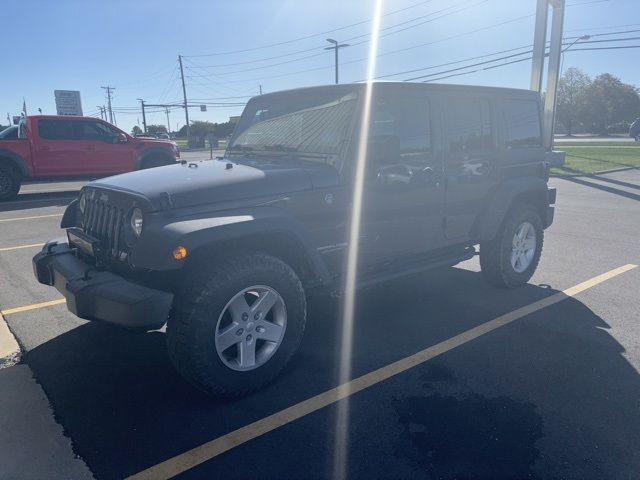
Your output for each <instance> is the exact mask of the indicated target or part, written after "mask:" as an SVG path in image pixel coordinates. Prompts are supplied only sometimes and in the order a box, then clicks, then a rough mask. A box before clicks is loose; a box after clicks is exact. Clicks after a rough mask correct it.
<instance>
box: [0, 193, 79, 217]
mask: <svg viewBox="0 0 640 480" xmlns="http://www.w3.org/2000/svg"><path fill="white" fill-rule="evenodd" d="M74 198H75V195H73V196H71V195H69V194H66V195H52V194H29V195H18V198H17V199H16V200H12V201H9V202H0V213H1V212H13V211H16V210H25V209H31V208H45V207H66V206H67V205H69V204H70V203H71V201H72V200H73V199H74Z"/></svg>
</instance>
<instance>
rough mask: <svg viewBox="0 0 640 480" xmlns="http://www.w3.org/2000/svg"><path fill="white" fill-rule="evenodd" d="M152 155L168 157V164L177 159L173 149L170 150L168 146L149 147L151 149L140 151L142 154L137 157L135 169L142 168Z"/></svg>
mask: <svg viewBox="0 0 640 480" xmlns="http://www.w3.org/2000/svg"><path fill="white" fill-rule="evenodd" d="M150 157H162V158H166V159H167V165H171V163H173V162H175V161H176V156H175V155H173V154H172V152H171V150H169V149H168V148H159V147H155V148H149V149H146V150H143V151H142V152H141V153H140V155H138V158H137V159H136V161H135V164H134V169H135V170H140V169H142V165H143V164H144V162H145V161H146V160H147V159H148V158H150Z"/></svg>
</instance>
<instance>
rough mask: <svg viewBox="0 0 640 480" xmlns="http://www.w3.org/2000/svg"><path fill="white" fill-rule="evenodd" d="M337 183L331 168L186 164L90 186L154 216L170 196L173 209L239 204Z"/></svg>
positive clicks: (152, 169) (142, 172)
mask: <svg viewBox="0 0 640 480" xmlns="http://www.w3.org/2000/svg"><path fill="white" fill-rule="evenodd" d="M337 182H338V173H337V170H336V169H335V168H333V167H331V166H328V165H323V164H318V165H317V166H316V165H313V164H310V165H309V166H307V165H306V164H305V165H304V166H300V165H298V164H296V165H286V164H278V165H274V164H273V163H272V164H265V165H264V166H259V167H258V166H249V165H244V164H238V163H231V162H228V161H226V160H222V161H218V160H205V161H196V162H184V163H182V164H180V163H178V164H176V165H168V166H165V167H157V168H150V169H147V170H139V171H136V172H131V173H125V174H122V175H116V176H113V177H107V178H104V179H101V180H96V181H93V182H91V183H90V184H89V185H88V186H91V187H97V188H106V189H109V190H118V191H122V192H128V193H133V194H136V195H142V196H144V197H145V198H146V199H147V200H148V201H149V202H150V203H151V205H152V207H153V210H160V209H161V208H162V206H161V201H160V200H161V198H162V197H163V196H164V197H165V198H166V194H165V193H164V192H166V193H168V194H169V196H170V199H171V202H172V207H173V208H182V207H189V206H195V205H203V204H213V203H218V202H227V201H234V200H236V201H237V200H241V199H252V198H260V197H262V198H264V197H269V196H277V195H286V194H287V193H293V192H299V191H303V190H309V189H311V188H314V186H316V187H318V186H321V185H324V186H326V185H327V184H328V183H331V184H334V183H337Z"/></svg>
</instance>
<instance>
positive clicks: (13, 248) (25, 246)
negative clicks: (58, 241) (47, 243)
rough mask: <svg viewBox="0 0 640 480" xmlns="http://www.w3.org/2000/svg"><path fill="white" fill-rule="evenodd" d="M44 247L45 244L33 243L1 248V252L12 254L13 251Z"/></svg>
mask: <svg viewBox="0 0 640 480" xmlns="http://www.w3.org/2000/svg"><path fill="white" fill-rule="evenodd" d="M42 245H44V244H43V243H32V244H31V245H18V246H17V247H4V248H0V252H10V251H12V250H20V249H22V248H35V247H41V246H42Z"/></svg>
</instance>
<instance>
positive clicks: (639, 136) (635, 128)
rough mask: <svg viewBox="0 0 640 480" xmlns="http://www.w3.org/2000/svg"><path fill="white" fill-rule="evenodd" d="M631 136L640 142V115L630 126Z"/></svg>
mask: <svg viewBox="0 0 640 480" xmlns="http://www.w3.org/2000/svg"><path fill="white" fill-rule="evenodd" d="M629 136H630V137H631V138H633V139H635V141H636V142H640V117H638V118H636V119H635V120H634V122H633V123H632V124H631V126H630V127H629Z"/></svg>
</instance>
